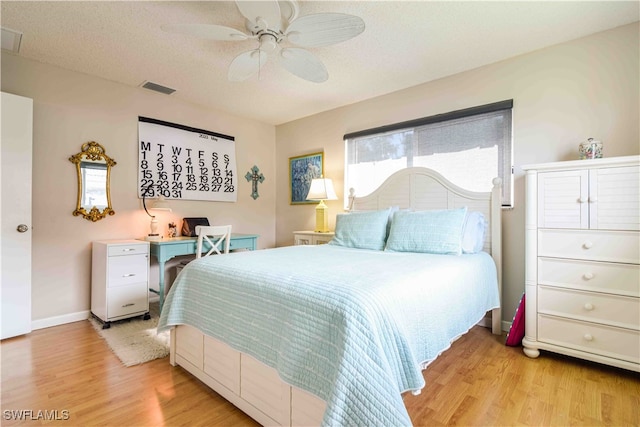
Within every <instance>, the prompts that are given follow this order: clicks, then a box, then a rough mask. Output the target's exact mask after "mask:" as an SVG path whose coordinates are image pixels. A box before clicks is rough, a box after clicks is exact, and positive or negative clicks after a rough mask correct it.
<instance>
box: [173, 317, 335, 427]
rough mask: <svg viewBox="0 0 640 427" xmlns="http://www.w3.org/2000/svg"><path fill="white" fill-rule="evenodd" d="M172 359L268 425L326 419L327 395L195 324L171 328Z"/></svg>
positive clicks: (308, 423)
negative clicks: (295, 384)
mask: <svg viewBox="0 0 640 427" xmlns="http://www.w3.org/2000/svg"><path fill="white" fill-rule="evenodd" d="M170 362H171V365H173V366H176V365H180V366H182V367H183V368H184V369H185V370H186V371H188V372H190V373H191V374H192V375H194V376H195V377H196V378H198V379H199V380H200V381H202V382H203V383H205V384H206V385H208V386H209V387H210V388H211V389H213V390H214V391H216V392H217V393H218V394H220V395H221V396H222V397H224V398H225V399H227V400H228V401H229V402H231V403H232V404H234V405H235V406H236V407H238V408H239V409H240V410H242V411H243V412H244V413H245V414H247V415H249V416H250V417H251V418H253V419H254V420H256V421H257V422H259V423H260V424H262V425H264V426H271V425H277V426H317V425H320V422H321V421H322V416H323V414H324V410H325V407H326V403H325V402H324V401H323V400H321V399H319V398H318V397H316V396H314V395H312V394H310V393H308V392H306V391H304V390H301V389H299V388H297V387H293V386H290V385H288V384H286V383H284V382H283V381H282V380H281V379H280V377H279V376H278V374H277V372H276V370H275V369H273V368H270V367H268V366H266V365H264V364H263V363H261V362H259V361H257V360H256V359H254V358H253V357H251V356H248V355H246V354H243V353H241V352H239V351H236V350H234V349H232V348H231V347H229V346H228V345H227V344H224V343H222V342H220V341H218V340H216V339H214V338H211V337H209V336H206V335H204V334H203V333H202V332H200V331H199V330H198V329H196V328H194V327H191V326H184V325H181V326H178V327H175V328H173V329H172V330H171V360H170Z"/></svg>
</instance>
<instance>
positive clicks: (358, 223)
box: [329, 209, 391, 251]
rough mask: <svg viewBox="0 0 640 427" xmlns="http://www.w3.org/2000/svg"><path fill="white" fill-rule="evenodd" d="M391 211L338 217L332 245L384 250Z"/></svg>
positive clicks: (357, 213) (356, 213) (355, 213)
mask: <svg viewBox="0 0 640 427" xmlns="http://www.w3.org/2000/svg"><path fill="white" fill-rule="evenodd" d="M390 211H391V210H390V209H384V210H380V211H369V212H352V213H348V214H338V215H336V234H335V236H334V238H333V239H331V241H330V242H329V244H331V245H338V246H346V247H348V248H358V249H373V250H378V251H381V250H383V249H384V243H385V239H386V237H387V222H388V221H389V213H390Z"/></svg>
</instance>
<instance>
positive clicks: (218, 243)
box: [196, 225, 231, 258]
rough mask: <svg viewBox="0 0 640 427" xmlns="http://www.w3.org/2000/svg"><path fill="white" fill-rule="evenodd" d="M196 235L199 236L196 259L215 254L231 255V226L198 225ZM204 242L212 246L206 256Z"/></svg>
mask: <svg viewBox="0 0 640 427" xmlns="http://www.w3.org/2000/svg"><path fill="white" fill-rule="evenodd" d="M196 234H197V236H198V242H197V244H196V258H202V257H203V256H209V255H213V254H217V255H222V254H228V253H229V246H230V245H231V226H230V225H210V226H206V225H198V226H197V227H196ZM204 242H207V243H208V244H209V246H210V249H209V251H208V252H207V253H206V254H203V246H204Z"/></svg>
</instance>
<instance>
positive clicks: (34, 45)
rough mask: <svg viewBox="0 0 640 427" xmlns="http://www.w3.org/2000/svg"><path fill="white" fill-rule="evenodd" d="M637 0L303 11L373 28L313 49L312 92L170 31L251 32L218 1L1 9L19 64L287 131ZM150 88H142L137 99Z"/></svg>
mask: <svg viewBox="0 0 640 427" xmlns="http://www.w3.org/2000/svg"><path fill="white" fill-rule="evenodd" d="M639 5H640V3H639V2H638V1H622V2H615V1H585V2H581V1H565V2H556V1H540V2H524V1H506V2H501V1H488V2H484V1H467V2H461V1H414V2H408V1H378V2H373V1H362V0H361V1H300V2H299V6H300V12H299V15H300V16H303V15H307V14H310V13H318V12H342V13H349V14H354V15H358V16H360V17H361V18H362V19H363V20H364V21H365V24H366V29H365V31H364V33H362V34H360V35H359V36H358V37H356V38H354V39H352V40H349V41H346V42H343V43H340V44H337V45H333V46H328V47H322V48H313V49H309V50H311V51H312V52H313V53H314V54H315V55H316V56H317V57H318V58H319V59H321V60H322V62H324V64H325V65H326V67H327V70H328V72H329V80H328V81H326V82H324V83H311V82H307V81H305V80H302V79H300V78H298V77H296V76H293V75H291V74H289V73H288V72H287V71H285V70H284V69H283V68H281V67H280V66H279V65H278V64H276V63H275V62H273V61H270V62H268V63H267V64H266V65H265V66H264V68H263V69H262V71H261V73H260V78H259V79H258V78H257V77H256V78H253V79H251V80H248V81H245V82H233V83H232V82H228V81H227V67H228V65H229V63H230V62H231V60H232V59H233V58H234V57H235V56H236V55H238V54H240V53H241V52H244V51H247V50H249V49H252V48H255V47H256V42H255V41H251V40H245V41H238V42H220V41H207V40H201V39H196V38H192V37H188V36H184V35H179V34H170V33H167V32H165V31H162V30H161V28H160V26H161V25H162V24H171V23H216V24H221V25H225V26H229V27H234V28H237V29H240V30H244V19H243V18H242V16H241V15H240V13H239V12H238V9H237V8H236V5H235V3H233V2H219V1H203V2H191V1H161V2H155V1H140V2H129V1H110V2H93V1H71V2H58V1H53V2H31V1H22V2H17V1H6V0H4V1H2V2H1V8H2V16H1V19H2V27H3V28H9V29H13V30H17V31H20V32H22V33H24V35H23V37H22V45H21V49H20V52H19V55H20V56H23V57H26V58H31V59H35V60H38V61H41V62H45V63H49V64H53V65H57V66H60V67H63V68H66V69H70V70H74V71H79V72H82V73H86V74H91V75H95V76H99V77H102V78H105V79H107V80H112V81H116V82H120V83H122V84H125V85H129V86H133V87H138V86H140V85H141V84H142V83H143V82H144V81H146V80H148V81H152V82H154V83H158V84H161V85H165V86H169V87H172V88H174V89H176V92H175V93H174V94H172V95H169V96H172V97H175V98H180V99H182V100H186V101H189V102H193V103H195V104H200V105H204V106H207V107H212V108H216V109H222V110H225V111H228V112H230V113H233V114H237V115H240V116H244V117H249V118H253V119H256V120H260V121H262V122H265V123H271V124H281V123H286V122H288V121H291V120H295V119H298V118H301V117H305V116H308V115H312V114H315V113H318V112H321V111H326V110H330V109H333V108H337V107H340V106H343V105H348V104H352V103H354V102H358V101H361V100H364V99H368V98H371V97H374V96H378V95H383V94H386V93H390V92H394V91H397V90H400V89H404V88H407V87H411V86H415V85H418V84H420V83H424V82H428V81H431V80H434V79H438V78H441V77H444V76H447V75H451V74H455V73H459V72H462V71H465V70H469V69H472V68H476V67H479V66H482V65H486V64H490V63H493V62H496V61H500V60H503V59H506V58H509V57H513V56H516V55H520V54H523V53H526V52H530V51H533V50H536V49H540V48H543V47H545V46H549V45H553V44H557V43H561V42H564V41H568V40H572V39H575V38H579V37H583V36H585V35H588V34H592V33H596V32H600V31H603V30H607V29H610V28H614V27H618V26H621V25H625V24H628V23H631V22H635V21H638V20H639V14H640V12H639V8H640V6H639ZM140 90H145V89H140Z"/></svg>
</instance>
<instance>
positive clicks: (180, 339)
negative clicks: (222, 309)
mask: <svg viewBox="0 0 640 427" xmlns="http://www.w3.org/2000/svg"><path fill="white" fill-rule="evenodd" d="M176 349H177V356H178V357H179V358H180V359H182V360H179V361H178V362H179V364H182V361H186V362H189V363H190V364H192V365H193V366H195V367H196V368H198V369H200V370H203V368H204V338H203V334H202V332H200V331H199V330H198V329H196V328H194V327H192V326H187V325H181V326H179V327H178V328H176Z"/></svg>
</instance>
